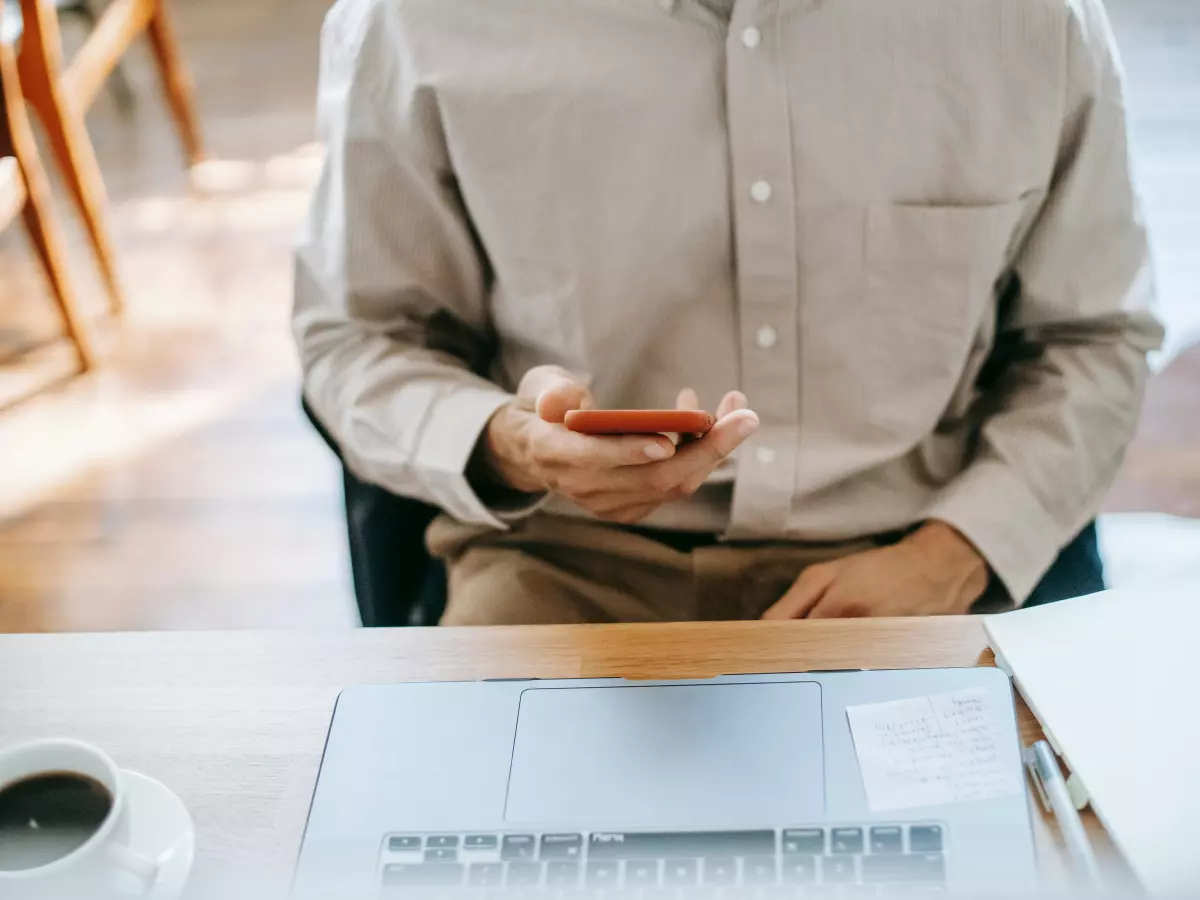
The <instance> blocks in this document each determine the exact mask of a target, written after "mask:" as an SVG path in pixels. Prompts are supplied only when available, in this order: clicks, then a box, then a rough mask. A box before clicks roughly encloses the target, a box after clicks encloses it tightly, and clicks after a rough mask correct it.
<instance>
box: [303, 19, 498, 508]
mask: <svg viewBox="0 0 1200 900" xmlns="http://www.w3.org/2000/svg"><path fill="white" fill-rule="evenodd" d="M411 49H412V48H410V47H408V46H406V40H405V33H404V28H403V24H402V22H401V21H400V6H399V4H398V3H394V2H392V0H342V2H340V3H338V4H337V5H335V6H334V8H333V9H332V10H331V11H330V13H329V15H328V17H327V18H326V21H325V25H324V28H323V30H322V36H321V67H320V87H319V93H318V119H319V130H320V133H321V137H322V139H323V141H324V142H325V144H326V150H327V152H326V157H325V162H324V166H323V170H322V172H321V177H320V181H319V184H318V187H317V189H316V193H315V195H314V198H313V201H312V208H311V212H310V215H309V219H308V222H307V225H306V228H305V231H304V233H303V235H302V237H301V239H300V242H299V245H298V247H297V253H296V280H295V307H294V316H293V328H294V332H295V337H296V341H297V344H298V346H299V350H300V356H301V362H302V367H303V370H304V391H305V395H306V397H307V399H308V401H309V404H310V405H311V407H312V408H313V410H314V412H315V414H316V416H317V417H318V418H319V419H320V420H321V421H322V423H323V424H324V425H325V426H326V428H327V429H328V430H329V431H330V432H331V434H332V435H333V436H334V438H335V440H336V441H337V442H338V444H339V447H340V450H341V453H342V457H343V459H344V462H345V463H346V465H347V466H348V467H349V468H350V469H351V470H352V471H353V472H354V473H355V474H356V475H358V476H359V477H360V478H362V479H364V480H367V481H370V482H373V483H376V484H379V485H382V486H384V487H386V488H388V489H389V490H391V491H392V492H394V493H397V494H401V495H405V496H410V497H415V498H417V499H420V500H424V501H427V502H429V503H432V504H434V505H436V506H439V507H441V508H442V509H444V510H446V511H447V512H449V513H450V514H451V515H453V516H454V517H455V518H457V519H459V520H461V521H466V522H473V523H480V524H487V525H491V526H493V527H502V521H501V519H500V518H498V516H497V515H496V513H495V512H494V511H493V510H491V509H489V508H488V507H487V506H486V505H485V503H484V502H483V501H482V500H481V499H480V498H479V497H478V496H477V495H476V493H475V491H474V490H473V489H472V487H471V485H470V484H469V483H468V481H467V478H466V474H465V473H466V469H467V463H468V460H469V459H470V456H471V454H472V451H473V449H474V447H475V445H476V443H477V441H478V439H479V436H480V434H481V433H482V430H483V429H484V427H485V426H486V424H487V422H488V420H489V418H490V417H491V415H492V414H493V413H494V412H495V410H496V409H497V408H498V407H499V406H500V405H502V404H503V403H505V402H506V401H507V400H508V399H509V394H508V393H507V392H506V391H504V390H502V389H501V388H500V387H499V386H497V385H495V384H493V383H491V382H489V381H488V380H487V379H485V378H483V377H480V375H478V374H476V372H477V371H481V370H482V368H483V367H484V366H485V365H486V361H487V355H488V340H487V336H488V335H489V333H490V328H489V322H488V318H487V303H486V292H487V289H488V277H489V276H488V270H487V264H486V259H485V258H484V255H483V253H482V251H481V249H480V247H479V246H478V243H477V241H476V240H475V237H474V234H473V232H472V229H471V227H470V225H469V222H468V220H467V216H466V212H465V210H464V206H463V203H462V200H461V198H460V197H459V195H458V192H457V187H456V182H455V179H454V177H453V172H452V170H451V167H450V164H449V160H448V154H447V152H446V149H445V145H444V141H443V137H442V132H441V125H440V121H439V117H438V112H437V108H436V102H435V101H434V98H433V97H431V95H430V93H429V91H428V89H427V88H426V87H424V86H422V85H421V84H420V83H419V82H418V79H417V78H416V76H415V75H414V73H413V57H412V55H411Z"/></svg>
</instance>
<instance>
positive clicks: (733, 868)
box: [704, 856, 737, 887]
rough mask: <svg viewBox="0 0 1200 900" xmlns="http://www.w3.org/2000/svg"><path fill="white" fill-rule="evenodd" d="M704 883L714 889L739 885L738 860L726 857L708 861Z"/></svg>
mask: <svg viewBox="0 0 1200 900" xmlns="http://www.w3.org/2000/svg"><path fill="white" fill-rule="evenodd" d="M704 883H705V884H709V885H712V886H714V887H725V886H726V885H732V884H737V860H736V859H732V858H730V857H725V856H718V857H715V858H713V859H706V860H705V861H704Z"/></svg>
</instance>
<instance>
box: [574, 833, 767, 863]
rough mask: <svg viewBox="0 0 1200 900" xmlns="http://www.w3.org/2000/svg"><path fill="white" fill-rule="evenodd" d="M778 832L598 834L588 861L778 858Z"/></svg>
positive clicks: (591, 841)
mask: <svg viewBox="0 0 1200 900" xmlns="http://www.w3.org/2000/svg"><path fill="white" fill-rule="evenodd" d="M774 855H775V832H774V831H766V830H764V831H679V832H612V831H603V832H594V833H593V834H592V835H591V837H590V838H589V839H588V859H688V858H696V857H700V858H704V857H709V856H774Z"/></svg>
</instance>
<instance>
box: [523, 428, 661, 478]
mask: <svg viewBox="0 0 1200 900" xmlns="http://www.w3.org/2000/svg"><path fill="white" fill-rule="evenodd" d="M542 427H543V428H544V429H545V431H544V432H542V433H540V434H539V435H538V436H537V437H536V438H535V440H534V449H533V453H534V457H535V458H536V459H537V461H538V462H539V463H541V464H542V465H543V466H547V467H551V468H573V469H584V470H600V469H614V470H623V469H627V468H628V467H633V466H644V465H646V464H647V463H654V462H662V461H663V460H665V459H670V458H671V456H672V455H674V453H675V447H674V445H673V444H672V443H671V442H670V441H668V440H667V439H666V438H664V437H661V436H657V435H654V436H651V435H635V434H628V435H621V434H613V435H608V434H606V435H590V434H579V433H577V432H574V431H567V430H566V429H565V428H558V427H555V426H552V425H544V426H542ZM622 483H628V484H636V483H637V481H636V479H628V478H624V479H623V480H622Z"/></svg>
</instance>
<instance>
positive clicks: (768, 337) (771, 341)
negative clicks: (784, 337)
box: [754, 325, 779, 350]
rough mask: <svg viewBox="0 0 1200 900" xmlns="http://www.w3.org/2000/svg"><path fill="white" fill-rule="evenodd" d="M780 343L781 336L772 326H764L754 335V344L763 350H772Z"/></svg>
mask: <svg viewBox="0 0 1200 900" xmlns="http://www.w3.org/2000/svg"><path fill="white" fill-rule="evenodd" d="M778 341H779V335H778V334H776V333H775V329H774V328H772V327H771V326H770V325H764V326H763V327H762V328H760V329H758V331H756V332H755V333H754V343H756V344H758V346H759V348H760V349H762V350H770V349H771V348H772V347H774V346H775V344H776V343H778Z"/></svg>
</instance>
